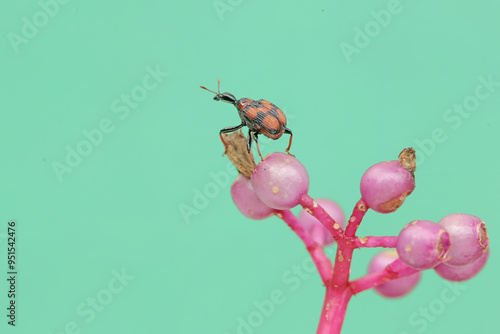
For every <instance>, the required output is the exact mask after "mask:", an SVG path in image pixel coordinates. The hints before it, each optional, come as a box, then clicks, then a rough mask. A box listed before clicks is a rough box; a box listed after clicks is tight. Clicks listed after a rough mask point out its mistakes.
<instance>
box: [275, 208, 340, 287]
mask: <svg viewBox="0 0 500 334" xmlns="http://www.w3.org/2000/svg"><path fill="white" fill-rule="evenodd" d="M276 216H277V217H279V218H281V219H283V221H284V222H285V223H287V224H288V226H289V227H290V228H291V229H292V231H294V232H295V234H297V236H298V237H299V238H300V239H301V240H302V242H304V244H305V246H306V248H307V251H308V252H309V254H310V255H311V258H312V260H313V262H314V265H315V266H316V268H317V269H318V272H319V275H320V276H321V279H322V280H323V284H325V285H326V284H327V282H329V281H330V280H331V278H332V271H333V266H332V262H331V261H330V259H329V258H328V256H326V254H325V252H324V251H323V247H321V245H318V244H317V243H316V242H315V241H314V240H313V239H312V238H311V237H310V236H309V234H308V233H307V232H306V231H305V230H304V228H303V227H302V225H301V224H300V222H299V220H298V219H297V217H295V216H294V214H293V213H292V212H291V211H290V210H279V211H277V213H276Z"/></svg>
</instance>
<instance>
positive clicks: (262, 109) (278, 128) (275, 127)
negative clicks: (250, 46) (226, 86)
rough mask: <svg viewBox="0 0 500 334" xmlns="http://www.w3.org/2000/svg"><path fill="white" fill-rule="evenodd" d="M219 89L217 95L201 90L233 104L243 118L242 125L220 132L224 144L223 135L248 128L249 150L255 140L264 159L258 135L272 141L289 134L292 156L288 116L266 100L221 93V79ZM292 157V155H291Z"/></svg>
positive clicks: (216, 98) (218, 99)
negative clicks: (287, 123)
mask: <svg viewBox="0 0 500 334" xmlns="http://www.w3.org/2000/svg"><path fill="white" fill-rule="evenodd" d="M218 83H219V89H218V90H217V93H216V92H214V91H211V90H210V89H207V88H205V87H203V86H200V87H201V88H203V89H205V90H208V91H209V92H212V93H214V94H215V97H214V100H216V101H223V102H226V103H230V104H233V105H234V106H235V107H236V109H238V114H239V115H240V118H241V124H240V125H237V126H229V127H227V128H224V129H222V130H220V132H219V135H220V139H221V140H222V143H224V146H226V142H225V141H224V138H223V137H222V134H223V133H228V132H233V131H236V130H238V129H241V128H242V127H244V126H247V127H248V142H247V150H248V153H250V148H251V147H252V138H253V140H255V143H256V144H257V151H258V152H259V156H260V158H261V159H262V155H261V154H260V149H259V142H258V137H257V136H258V135H259V134H263V135H264V136H266V137H268V138H271V139H278V138H280V137H281V136H282V135H283V133H287V134H289V135H290V141H289V143H288V147H287V149H286V150H285V151H286V152H287V153H288V154H290V152H289V150H290V146H292V136H293V135H292V131H291V130H290V129H288V128H287V127H286V116H285V114H284V113H283V111H281V109H280V108H278V107H277V106H276V105H274V104H272V103H271V102H269V101H266V100H252V99H249V98H242V99H239V100H237V99H236V98H235V97H234V95H233V94H231V93H227V92H226V93H222V94H221V93H220V79H219V80H218ZM290 155H291V154H290Z"/></svg>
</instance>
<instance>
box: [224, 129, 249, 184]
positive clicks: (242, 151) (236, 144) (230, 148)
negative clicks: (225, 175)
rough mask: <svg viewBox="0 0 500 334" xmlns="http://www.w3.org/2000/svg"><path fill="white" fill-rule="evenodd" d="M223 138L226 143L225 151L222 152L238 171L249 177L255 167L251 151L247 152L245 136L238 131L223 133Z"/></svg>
mask: <svg viewBox="0 0 500 334" xmlns="http://www.w3.org/2000/svg"><path fill="white" fill-rule="evenodd" d="M223 136H224V140H225V142H226V143H227V147H226V152H224V153H225V154H226V155H227V157H228V158H229V160H231V162H232V163H233V165H234V166H235V167H236V168H237V169H238V171H239V172H240V173H241V174H243V175H244V176H246V177H247V178H250V177H251V176H252V172H253V170H254V168H255V161H254V159H253V155H252V151H250V154H248V151H247V138H246V137H245V136H244V135H243V133H242V132H241V130H240V131H235V132H232V133H230V134H224V135H223Z"/></svg>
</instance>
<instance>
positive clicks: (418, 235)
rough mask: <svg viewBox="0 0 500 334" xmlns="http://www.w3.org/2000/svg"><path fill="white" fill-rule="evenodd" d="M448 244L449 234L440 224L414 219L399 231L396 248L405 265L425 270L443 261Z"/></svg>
mask: <svg viewBox="0 0 500 334" xmlns="http://www.w3.org/2000/svg"><path fill="white" fill-rule="evenodd" d="M450 245H451V243H450V236H449V235H448V232H446V230H445V229H444V228H442V227H441V226H440V225H438V224H436V223H434V222H431V221H428V220H415V221H413V222H411V223H409V224H408V225H406V226H405V227H404V228H403V229H402V230H401V232H400V233H399V236H398V241H397V244H396V250H397V252H398V255H399V257H400V258H401V260H402V261H403V262H404V263H405V264H406V265H407V266H409V267H412V268H414V269H419V270H425V269H430V268H434V267H435V266H437V265H438V264H440V263H441V262H443V260H445V259H446V256H447V253H448V250H449V248H450Z"/></svg>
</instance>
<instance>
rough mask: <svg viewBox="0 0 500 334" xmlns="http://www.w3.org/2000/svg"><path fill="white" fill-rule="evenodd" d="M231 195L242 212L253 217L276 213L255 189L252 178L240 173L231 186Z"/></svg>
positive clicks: (261, 217)
mask: <svg viewBox="0 0 500 334" xmlns="http://www.w3.org/2000/svg"><path fill="white" fill-rule="evenodd" d="M231 197H232V198H233V202H234V204H236V207H237V208H238V210H240V212H241V213H242V214H243V215H245V216H246V217H248V218H251V219H256V220H260V219H265V218H267V217H269V216H270V215H272V214H273V213H274V211H275V210H274V209H272V208H270V207H269V206H267V205H265V204H264V203H262V201H261V200H260V199H259V197H257V195H256V194H255V191H254V190H253V187H252V183H251V181H250V179H248V178H246V177H245V176H243V175H241V174H240V175H239V176H238V177H237V178H236V180H235V181H234V183H233V185H232V186H231Z"/></svg>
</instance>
